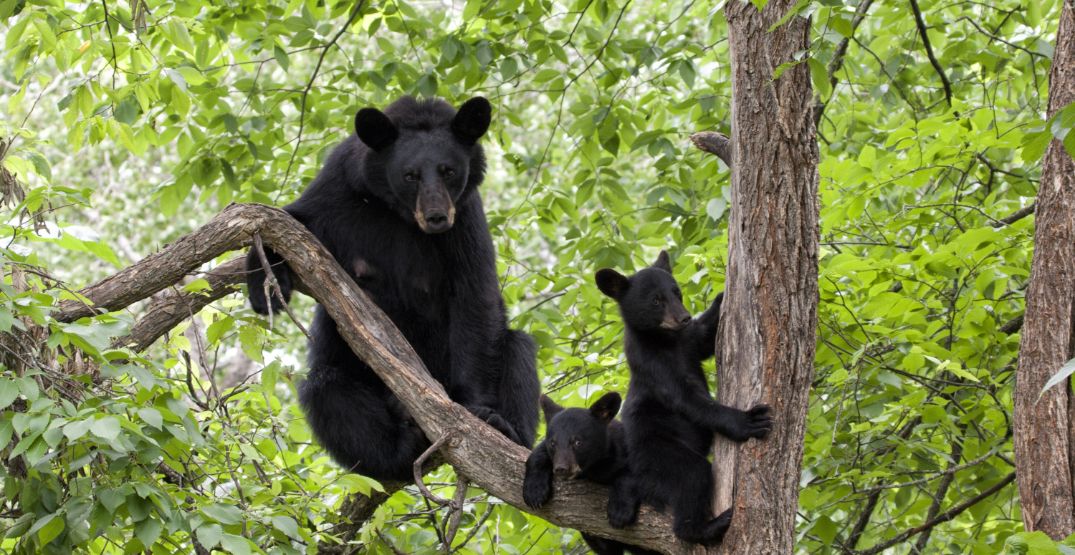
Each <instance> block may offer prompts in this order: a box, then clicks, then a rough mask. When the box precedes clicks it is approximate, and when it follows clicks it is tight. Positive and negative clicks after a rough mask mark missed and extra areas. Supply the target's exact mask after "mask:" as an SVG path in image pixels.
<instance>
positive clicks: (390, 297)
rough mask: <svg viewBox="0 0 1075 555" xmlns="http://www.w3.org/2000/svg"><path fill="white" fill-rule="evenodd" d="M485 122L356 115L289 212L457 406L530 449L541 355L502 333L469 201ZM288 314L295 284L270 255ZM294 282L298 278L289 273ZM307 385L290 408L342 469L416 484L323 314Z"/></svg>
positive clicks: (395, 108) (421, 446)
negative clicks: (299, 411) (351, 129)
mask: <svg viewBox="0 0 1075 555" xmlns="http://www.w3.org/2000/svg"><path fill="white" fill-rule="evenodd" d="M491 110H492V108H491V106H490V104H489V101H488V100H486V99H484V98H481V97H475V98H471V99H470V100H468V101H466V102H464V103H463V104H462V105H461V106H460V107H459V109H458V110H456V109H455V108H453V107H452V106H451V105H450V104H448V103H447V102H445V101H444V100H440V99H432V100H416V99H414V98H411V97H403V98H401V99H399V100H397V101H395V102H393V103H392V104H391V105H389V106H388V107H387V108H385V110H384V111H383V112H382V111H380V110H378V109H376V108H363V109H362V110H359V111H358V114H357V115H356V116H355V133H354V134H352V135H351V136H350V137H348V138H347V139H345V140H344V141H343V142H342V143H341V144H340V145H339V146H337V147H336V148H335V149H334V150H333V151H332V153H331V154H330V155H329V156H328V158H327V159H326V160H325V165H324V167H323V168H322V169H321V172H320V173H318V174H317V177H316V178H315V179H314V180H313V181H312V182H311V183H310V186H309V187H308V188H307V189H306V191H305V192H304V193H303V194H302V196H301V197H299V198H298V199H297V200H296V201H295V202H292V203H291V204H289V205H287V206H285V207H284V210H286V211H287V212H288V213H289V214H291V215H292V216H294V217H295V219H296V220H298V221H299V222H301V223H302V224H303V225H305V226H306V227H307V228H308V229H309V230H310V231H311V232H313V234H314V235H316V236H317V238H318V240H320V241H321V243H322V244H323V245H324V246H325V248H327V249H328V250H329V252H331V253H332V255H333V257H335V259H336V261H337V262H339V263H340V265H341V266H342V267H343V268H344V269H345V270H347V272H348V273H349V274H350V277H351V279H352V280H354V281H355V282H356V283H357V284H359V285H360V286H361V287H362V289H363V290H364V291H365V292H366V294H368V295H369V296H370V299H372V300H373V302H375V303H377V306H378V307H380V308H381V310H383V311H384V312H385V314H387V315H388V317H389V318H391V319H392V322H393V323H394V324H395V325H396V327H398V328H399V330H400V331H401V332H402V333H403V335H404V336H405V337H406V338H407V341H408V342H410V344H411V346H413V347H414V350H415V352H416V353H417V354H418V356H419V357H421V359H422V362H424V363H425V365H426V368H428V369H429V372H430V374H432V375H433V377H434V378H436V380H437V381H439V382H440V383H441V384H443V385H444V387H445V389H447V390H448V394H449V395H450V396H451V398H452V399H453V400H455V401H456V402H458V403H460V404H462V405H463V406H465V407H467V408H468V409H469V410H470V411H471V412H472V413H474V414H475V415H477V416H478V417H480V418H482V419H484V420H485V421H486V422H488V423H489V424H491V425H492V426H494V427H496V428H497V429H498V430H500V431H501V432H502V433H503V434H504V435H506V436H507V437H509V438H510V439H512V440H513V441H515V442H517V443H519V444H522V445H525V446H527V447H529V446H530V445H532V444H533V441H534V434H535V432H536V428H537V423H538V397H539V395H540V394H541V392H540V384H539V382H538V378H537V368H536V360H535V358H536V347H535V345H534V343H533V341H532V340H531V339H530V337H529V336H527V335H526V334H525V333H522V332H518V331H515V330H511V329H509V328H508V323H507V315H506V313H505V307H504V300H503V298H502V297H501V294H500V282H499V280H498V278H497V273H496V249H495V248H494V246H493V240H492V236H491V235H490V233H489V224H488V222H487V221H486V219H485V212H484V211H483V209H482V200H481V194H480V192H479V190H478V188H479V186H480V185H481V183H482V180H483V178H484V176H485V154H484V153H483V151H482V146H481V144H480V139H481V137H482V136H483V135H484V134H485V132H486V131H487V130H488V128H489V125H490V122H491V117H492V115H491V114H492V112H491ZM265 254H266V255H267V256H268V259H269V262H270V263H271V264H272V265H273V273H274V274H275V275H276V278H277V279H278V280H279V283H280V287H281V290H282V291H281V292H282V293H283V295H282V296H283V297H284V301H285V302H286V301H287V299H288V297H289V296H290V293H291V289H292V284H293V281H294V279H293V278H294V276H293V275H292V273H291V272H292V270H293V269H292V268H290V267H289V266H288V265H287V264H286V263H285V262H284V261H283V259H282V258H281V257H280V255H278V254H277V253H275V252H273V251H272V250H268V249H267V252H266V253H265ZM247 270H248V277H247V284H248V291H247V293H248V295H249V296H250V305H251V307H252V308H253V309H254V311H255V312H258V313H261V314H265V313H268V312H269V310H270V309H279V308H281V300H280V299H279V298H277V296H273V297H272V298H266V295H265V288H264V283H265V272H264V270H263V269H262V265H261V262H260V257H259V256H258V255H257V253H254V252H251V253H250V255H249V256H248V259H247ZM294 270H301V268H294ZM310 336H311V339H310V343H309V358H308V360H309V365H310V373H309V374H308V375H307V377H306V380H305V381H304V382H302V384H301V385H300V386H299V401H300V402H301V403H302V408H303V410H304V411H305V413H306V419H307V420H308V421H309V423H310V428H311V429H312V430H313V432H314V435H316V436H317V439H318V440H319V441H320V442H321V445H323V446H324V448H325V449H326V450H327V451H328V452H329V453H330V454H331V455H332V457H333V458H334V459H335V460H336V461H337V462H338V463H339V464H340V465H342V466H343V467H344V468H347V469H350V470H353V471H355V472H359V473H361V474H365V475H367V476H371V477H374V478H377V479H381V480H405V479H409V478H410V477H411V476H412V470H411V466H412V463H413V462H414V460H415V458H417V457H418V455H419V454H421V453H422V451H424V450H425V449H426V447H428V446H429V442H428V441H427V440H426V437H425V435H424V434H423V433H422V430H420V429H419V428H418V427H417V426H416V425H415V423H414V421H413V419H412V418H411V416H410V415H409V414H407V411H406V410H405V409H404V408H403V405H402V404H401V403H400V402H399V400H398V399H397V398H396V397H395V396H394V395H393V394H392V392H391V391H389V389H388V387H387V386H385V384H384V383H383V382H382V381H381V380H380V379H379V378H378V377H377V375H376V374H375V373H374V372H373V370H372V369H371V368H370V367H369V365H367V364H366V363H365V362H364V361H362V360H360V359H359V358H358V357H357V356H355V354H354V353H353V352H352V351H351V348H350V347H349V346H348V345H347V343H346V342H345V341H344V340H343V338H342V337H341V336H340V334H339V331H338V330H337V329H336V323H335V322H334V321H333V320H332V318H331V317H330V316H329V315H328V312H327V311H326V310H325V308H324V307H323V306H318V307H317V311H316V313H315V314H314V319H313V325H312V326H311V328H310Z"/></svg>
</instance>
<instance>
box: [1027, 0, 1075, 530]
mask: <svg viewBox="0 0 1075 555" xmlns="http://www.w3.org/2000/svg"><path fill="white" fill-rule="evenodd" d="M1072 102H1075V6H1073V2H1072V0H1065V2H1064V5H1063V7H1062V8H1061V15H1060V27H1059V29H1058V30H1057V34H1056V50H1055V53H1054V56H1053V67H1052V72H1051V73H1050V75H1049V108H1048V115H1049V117H1052V116H1053V115H1054V114H1056V113H1057V112H1058V111H1059V110H1060V109H1061V108H1063V107H1064V106H1066V105H1068V104H1070V103H1072ZM1073 357H1075V161H1073V160H1072V158H1071V156H1068V154H1067V152H1065V151H1064V147H1063V145H1061V144H1060V141H1056V140H1054V141H1052V143H1051V144H1050V145H1049V148H1048V150H1046V152H1045V165H1044V168H1043V171H1042V178H1041V185H1040V187H1039V189H1038V202H1037V213H1036V215H1035V230H1034V261H1033V263H1032V265H1031V270H1030V284H1029V285H1028V287H1027V292H1026V314H1025V319H1024V321H1023V336H1022V339H1021V343H1020V345H1019V369H1018V370H1017V372H1016V382H1015V415H1014V417H1015V422H1014V434H1015V438H1014V444H1015V465H1016V475H1017V476H1018V485H1019V498H1020V501H1021V503H1022V513H1023V523H1024V524H1025V525H1026V528H1027V530H1041V531H1042V532H1045V533H1046V534H1048V535H1049V536H1050V537H1052V538H1054V539H1057V540H1059V539H1062V538H1064V537H1066V536H1068V535H1070V534H1072V533H1073V532H1075V483H1073V481H1072V480H1073V479H1075V395H1072V394H1071V384H1070V383H1069V382H1070V380H1064V382H1063V383H1061V384H1059V385H1057V386H1055V387H1053V388H1052V389H1050V390H1049V391H1047V392H1045V394H1044V395H1040V396H1039V394H1040V393H1041V390H1042V387H1043V386H1044V385H1045V383H1046V382H1047V381H1048V380H1049V378H1050V377H1051V376H1052V375H1053V374H1055V373H1056V372H1057V371H1058V370H1060V367H1061V366H1063V364H1064V363H1065V362H1067V361H1068V360H1070V359H1071V358H1073Z"/></svg>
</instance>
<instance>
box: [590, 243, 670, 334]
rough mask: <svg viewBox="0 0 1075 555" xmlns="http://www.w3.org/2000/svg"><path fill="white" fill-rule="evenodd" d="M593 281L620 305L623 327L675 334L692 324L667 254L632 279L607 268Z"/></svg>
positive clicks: (662, 253) (664, 253)
mask: <svg viewBox="0 0 1075 555" xmlns="http://www.w3.org/2000/svg"><path fill="white" fill-rule="evenodd" d="M594 279H595V280H596V281H597V287H598V289H600V290H601V292H602V293H604V294H605V295H608V296H609V297H611V298H612V299H614V300H615V301H616V302H617V303H618V304H619V305H620V314H622V315H623V323H624V325H626V326H628V327H629V328H631V329H633V330H635V331H642V332H652V331H663V332H666V333H675V332H678V331H679V330H681V329H683V328H684V327H686V326H687V324H688V323H690V321H691V314H690V313H689V312H687V309H686V308H684V306H683V294H682V293H681V292H680V290H679V285H677V284H676V280H675V278H673V277H672V264H671V262H669V260H668V253H667V252H665V251H661V254H660V255H659V256H658V257H657V261H656V262H654V263H653V265H652V266H650V267H648V268H644V269H642V270H640V271H639V272H638V273H637V274H635V275H633V276H631V277H627V276H625V275H623V274H621V273H619V272H617V271H616V270H612V269H609V268H605V269H603V270H598V271H597V274H596V275H595V276H594Z"/></svg>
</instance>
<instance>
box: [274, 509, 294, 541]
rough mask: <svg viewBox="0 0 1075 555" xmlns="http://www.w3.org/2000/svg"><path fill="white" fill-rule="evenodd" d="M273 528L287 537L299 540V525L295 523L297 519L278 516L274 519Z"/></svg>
mask: <svg viewBox="0 0 1075 555" xmlns="http://www.w3.org/2000/svg"><path fill="white" fill-rule="evenodd" d="M272 525H273V528H276V529H277V530H279V531H281V532H283V533H284V534H286V535H287V537H289V538H292V539H300V538H299V523H297V522H295V519H293V518H291V517H289V516H286V515H277V516H274V517H272Z"/></svg>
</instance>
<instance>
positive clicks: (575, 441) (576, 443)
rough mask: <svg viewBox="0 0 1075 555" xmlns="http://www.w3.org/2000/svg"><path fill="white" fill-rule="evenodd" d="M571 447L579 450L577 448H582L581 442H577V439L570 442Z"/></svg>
mask: <svg viewBox="0 0 1075 555" xmlns="http://www.w3.org/2000/svg"><path fill="white" fill-rule="evenodd" d="M571 446H572V447H574V448H576V449H577V448H579V447H582V440H579V439H574V440H572V441H571Z"/></svg>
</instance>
